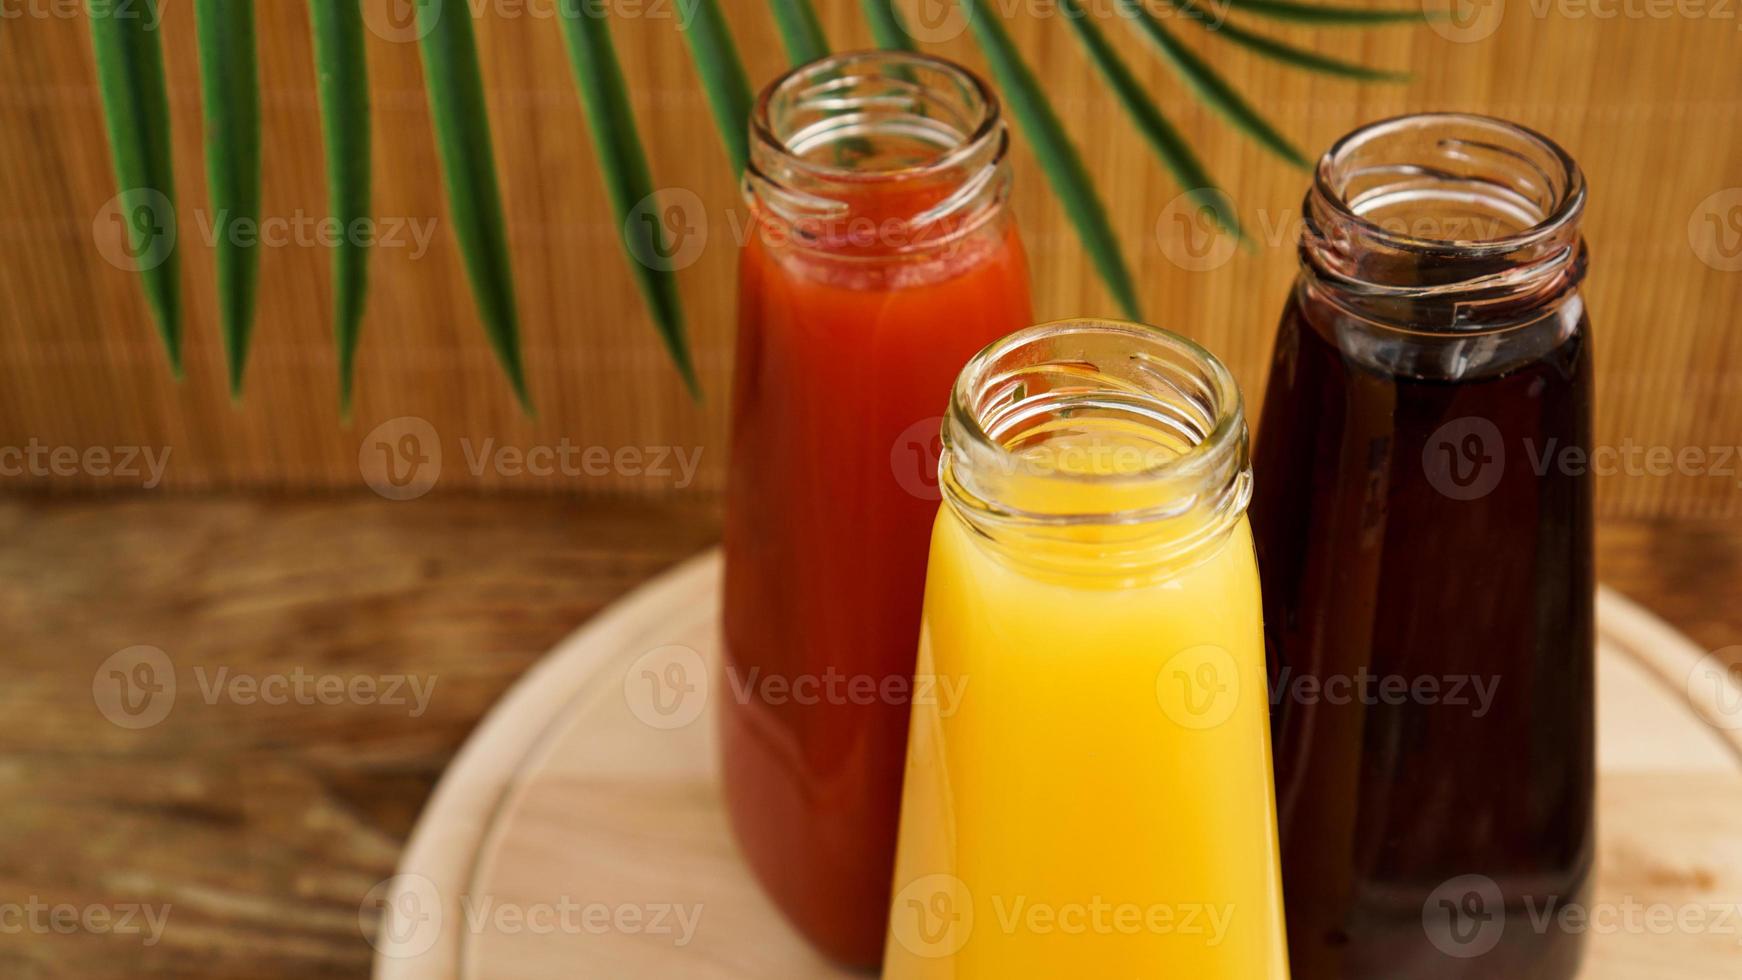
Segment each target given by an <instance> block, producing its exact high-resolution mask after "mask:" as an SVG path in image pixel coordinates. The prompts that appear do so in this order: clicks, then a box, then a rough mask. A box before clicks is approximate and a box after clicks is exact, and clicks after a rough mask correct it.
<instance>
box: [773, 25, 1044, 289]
mask: <svg viewBox="0 0 1742 980" xmlns="http://www.w3.org/2000/svg"><path fill="white" fill-rule="evenodd" d="M750 136H751V139H750V160H749V164H748V166H747V167H746V169H745V174H744V193H745V197H746V199H747V200H748V202H749V204H750V206H751V210H752V212H753V214H754V216H755V219H756V224H757V229H758V232H759V233H760V234H761V235H762V238H763V241H764V242H765V243H766V244H768V245H771V246H773V247H777V248H782V249H792V250H796V251H799V252H803V253H807V254H810V255H813V256H821V257H828V258H832V259H839V260H843V261H860V262H866V261H869V262H876V261H900V260H905V259H912V258H931V257H935V256H937V255H938V254H940V253H947V252H950V251H952V250H953V249H956V248H959V247H960V246H961V245H962V244H963V243H964V241H966V240H968V239H970V238H972V237H974V236H975V235H977V234H979V233H982V232H983V231H984V230H986V229H988V228H989V227H997V226H998V225H999V224H1000V222H999V221H998V219H999V218H1000V217H1001V216H1002V215H1003V212H1004V208H1005V202H1006V201H1007V200H1008V198H1009V193H1010V179H1011V178H1010V165H1009V161H1008V149H1009V136H1008V133H1007V132H1006V130H1005V125H1004V121H1003V117H1002V115H1001V113H1000V110H999V105H998V100H997V98H996V96H994V95H993V94H992V91H991V89H990V88H989V87H988V86H987V85H986V83H985V82H984V81H982V80H981V79H980V78H978V77H977V76H975V75H974V74H972V73H971V72H968V71H967V70H965V69H963V68H960V67H958V66H956V65H954V64H951V63H950V62H947V61H944V60H942V59H939V58H933V57H929V56H926V55H919V54H911V53H905V52H883V51H877V52H857V53H852V54H843V55H837V56H833V57H829V58H825V59H822V60H820V61H816V62H813V63H811V64H809V65H805V66H802V67H800V68H798V69H795V70H794V71H792V72H790V73H789V74H787V75H786V76H784V77H782V78H780V79H779V80H777V81H775V82H774V83H773V84H772V85H770V86H769V87H768V88H767V89H766V90H764V92H763V94H762V96H761V98H760V99H759V100H758V102H757V106H756V110H755V114H754V116H753V118H752V120H751V133H750Z"/></svg>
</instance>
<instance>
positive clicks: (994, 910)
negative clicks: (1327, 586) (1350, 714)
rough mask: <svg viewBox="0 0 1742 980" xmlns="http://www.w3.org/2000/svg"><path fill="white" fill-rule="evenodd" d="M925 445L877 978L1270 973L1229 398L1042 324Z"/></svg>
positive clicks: (1254, 602) (1262, 786)
mask: <svg viewBox="0 0 1742 980" xmlns="http://www.w3.org/2000/svg"><path fill="white" fill-rule="evenodd" d="M944 442H945V452H944V458H943V467H942V475H941V481H942V483H943V486H944V488H945V493H944V502H943V505H942V507H941V508H940V509H939V513H938V515H937V522H936V527H935V529H934V531H933V535H932V545H931V561H930V566H929V569H928V572H927V579H926V601H925V615H924V622H923V626H922V630H921V633H920V644H919V663H918V667H917V669H916V670H917V673H916V692H918V691H922V690H923V691H926V692H928V696H927V697H925V698H920V697H919V696H918V695H917V693H916V697H915V701H914V705H913V724H912V729H911V732H912V734H911V737H910V739H909V743H908V763H907V782H906V795H905V798H904V801H903V808H902V832H901V843H900V851H899V856H898V859H897V867H896V875H895V885H896V894H895V897H894V901H893V902H892V904H891V907H890V924H889V940H888V945H887V951H886V954H885V974H884V975H885V976H886V977H890V978H894V980H915V978H929V977H998V978H1000V980H1005V978H1022V977H1049V978H1050V977H1076V976H1082V977H1133V976H1177V977H1192V978H1194V980H1200V978H1210V980H1215V978H1227V980H1235V978H1238V980H1251V978H1255V977H1286V976H1287V967H1286V965H1285V963H1284V962H1283V929H1282V908H1281V904H1282V897H1281V886H1280V882H1279V878H1278V871H1277V841H1276V827H1275V811H1274V805H1273V798H1272V792H1271V782H1270V754H1269V751H1270V750H1269V731H1268V713H1267V705H1266V703H1265V697H1264V690H1265V675H1264V654H1263V645H1262V643H1263V637H1262V629H1261V625H1260V621H1259V620H1260V600H1259V595H1258V572H1257V567H1256V564H1255V562H1254V559H1253V552H1252V542H1251V535H1250V531H1249V530H1248V527H1247V523H1246V517H1245V510H1246V504H1247V501H1248V497H1249V491H1250V470H1249V468H1248V465H1247V435H1246V422H1245V418H1244V416H1243V414H1242V411H1241V403H1240V394H1239V391H1238V389H1237V388H1236V387H1235V385H1234V382H1233V379H1232V378H1231V377H1230V376H1229V374H1228V372H1227V371H1226V369H1225V368H1224V367H1223V366H1222V365H1221V364H1220V363H1218V362H1217V361H1216V360H1215V359H1214V358H1213V357H1211V356H1210V354H1208V353H1207V352H1206V351H1204V350H1203V349H1202V348H1200V347H1198V346H1197V345H1195V344H1192V343H1191V342H1190V341H1187V340H1185V339H1184V338H1181V337H1177V336H1174V335H1172V334H1168V333H1165V332H1163V331H1160V330H1156V329H1154V328H1151V327H1144V326H1140V325H1137V324H1128V323H1113V322H1104V321H1094V320H1077V321H1064V322H1060V323H1054V324H1047V325H1042V326H1038V327H1033V328H1030V329H1027V330H1023V331H1020V332H1018V333H1016V334H1014V335H1012V336H1010V337H1008V338H1005V339H1004V340H1001V341H999V342H998V343H996V344H994V345H992V346H991V347H989V348H987V349H986V350H985V351H982V352H981V353H980V354H979V355H977V356H976V357H975V358H974V359H973V360H972V361H971V362H969V364H968V366H967V367H966V368H965V369H964V370H963V372H962V376H961V378H960V380H959V381H958V382H957V384H956V388H955V393H954V397H953V399H952V403H951V406H950V411H949V415H948V421H947V423H946V426H945V439H944Z"/></svg>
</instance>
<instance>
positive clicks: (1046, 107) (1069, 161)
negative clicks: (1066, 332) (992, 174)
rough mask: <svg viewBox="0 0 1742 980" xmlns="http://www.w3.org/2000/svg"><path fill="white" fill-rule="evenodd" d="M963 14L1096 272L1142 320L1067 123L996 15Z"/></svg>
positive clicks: (969, 4) (967, 9) (970, 5)
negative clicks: (1092, 261)
mask: <svg viewBox="0 0 1742 980" xmlns="http://www.w3.org/2000/svg"><path fill="white" fill-rule="evenodd" d="M961 3H962V7H963V12H964V13H966V14H967V15H968V24H969V25H970V27H971V28H972V29H973V32H974V39H975V41H977V42H978V43H979V45H980V49H981V50H982V51H984V52H985V53H986V61H987V64H988V65H990V67H991V69H992V74H993V76H994V77H996V78H997V79H998V86H999V88H1001V89H1003V90H1004V98H1005V101H1006V102H1007V103H1008V104H1009V105H1010V111H1011V112H1012V113H1013V114H1014V115H1015V116H1016V121H1017V122H1018V124H1020V125H1021V127H1022V129H1023V131H1024V132H1025V133H1026V134H1027V136H1028V141H1029V143H1030V144H1032V145H1033V147H1034V155H1035V157H1036V158H1037V159H1039V161H1040V165H1041V169H1042V170H1044V171H1045V172H1046V177H1047V181H1048V182H1049V183H1050V184H1051V185H1052V189H1053V193H1055V194H1057V195H1058V197H1059V202H1060V203H1061V204H1062V205H1064V209H1065V213H1066V214H1067V215H1069V216H1070V219H1071V222H1072V224H1074V225H1075V226H1076V229H1077V235H1078V237H1080V238H1081V239H1082V240H1083V246H1084V247H1085V248H1087V249H1088V251H1089V257H1090V258H1091V259H1093V260H1094V263H1095V268H1096V269H1097V270H1098V271H1099V272H1100V274H1101V278H1102V279H1103V280H1104V281H1105V282H1106V283H1107V288H1108V289H1109V290H1110V291H1112V293H1113V298H1114V299H1116V300H1118V302H1119V305H1120V307H1121V308H1122V309H1124V311H1125V314H1126V315H1127V316H1129V317H1130V318H1131V319H1133V320H1141V319H1142V318H1143V315H1142V309H1141V305H1140V304H1139V303H1138V301H1137V290H1136V289H1135V288H1134V287H1133V286H1132V283H1131V272H1130V270H1129V269H1127V268H1126V266H1125V256H1124V254H1123V253H1122V252H1121V251H1120V249H1119V241H1118V239H1117V238H1116V237H1115V236H1114V235H1113V227H1112V225H1111V224H1110V223H1109V222H1108V220H1107V209H1106V207H1105V206H1104V205H1103V204H1102V203H1101V198H1100V197H1099V196H1098V195H1097V194H1096V193H1095V186H1094V183H1093V182H1092V181H1091V180H1090V179H1089V174H1088V171H1087V169H1086V168H1085V167H1084V166H1083V159H1082V157H1081V156H1080V155H1078V153H1077V148H1076V146H1074V145H1073V144H1072V143H1071V140H1070V137H1069V136H1067V135H1065V129H1064V126H1063V124H1061V123H1060V122H1059V119H1058V115H1057V113H1055V112H1054V111H1053V108H1052V104H1051V103H1049V102H1048V101H1047V99H1046V95H1045V94H1044V93H1043V92H1042V90H1041V87H1040V83H1039V82H1037V81H1035V78H1034V73H1033V72H1031V71H1030V70H1029V68H1028V65H1026V64H1024V63H1023V61H1022V56H1021V55H1020V54H1018V53H1017V51H1016V47H1015V45H1014V44H1012V43H1011V41H1010V35H1009V34H1006V33H1005V31H1004V27H1003V25H1002V24H1000V23H999V21H998V18H997V12H996V11H993V10H988V9H986V8H985V7H984V6H982V3H981V0H961Z"/></svg>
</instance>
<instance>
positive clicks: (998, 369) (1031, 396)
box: [939, 320, 1251, 585]
mask: <svg viewBox="0 0 1742 980" xmlns="http://www.w3.org/2000/svg"><path fill="white" fill-rule="evenodd" d="M943 444H944V454H943V460H942V464H941V467H940V473H939V483H940V485H941V486H942V488H943V492H944V499H945V502H946V506H947V507H948V508H949V509H950V511H951V512H952V513H953V514H954V515H955V516H956V517H957V518H959V519H960V520H962V521H963V522H964V523H965V524H966V525H967V526H968V527H969V528H970V529H971V530H972V531H973V532H975V533H976V534H977V536H978V537H979V538H980V539H981V541H982V542H983V543H984V544H985V545H986V546H987V547H989V548H991V549H992V550H993V551H995V552H997V553H999V554H1000V555H1001V556H1002V557H1004V558H1005V559H1006V560H1007V561H1008V562H1010V563H1011V564H1013V565H1016V566H1019V567H1022V568H1024V569H1025V570H1028V571H1031V572H1040V573H1046V574H1051V575H1057V576H1064V577H1067V578H1069V579H1071V580H1073V581H1080V582H1084V583H1096V584H1109V585H1121V584H1130V583H1133V582H1139V581H1147V580H1154V579H1156V578H1163V577H1166V576H1168V575H1169V574H1172V573H1173V572H1175V571H1177V570H1178V569H1180V568H1182V567H1184V566H1186V565H1189V564H1191V563H1193V562H1195V561H1196V560H1198V559H1200V558H1202V557H1203V556H1205V555H1207V554H1209V553H1211V552H1212V551H1213V550H1214V549H1215V548H1217V547H1219V546H1220V545H1221V544H1222V543H1223V541H1225V539H1226V538H1227V536H1228V534H1229V532H1230V531H1231V530H1232V529H1233V527H1234V526H1235V525H1236V524H1237V523H1238V522H1239V520H1240V519H1241V518H1242V517H1243V516H1244V514H1245V512H1246V505H1247V502H1248V500H1249V499H1250V496H1251V467H1250V461H1249V457H1248V436H1247V429H1246V419H1245V415H1244V412H1243V409H1242V406H1241V400H1240V392H1239V389H1238V387H1237V386H1236V385H1235V384H1234V380H1233V377H1232V376H1231V375H1230V374H1229V373H1228V371H1227V369H1226V368H1225V367H1224V366H1223V365H1222V364H1221V363H1220V362H1219V361H1217V360H1216V359H1215V358H1214V357H1213V356H1212V355H1211V354H1210V353H1209V352H1208V351H1205V350H1204V349H1203V348H1201V347H1199V346H1197V345H1196V344H1194V343H1192V342H1191V341H1189V340H1186V339H1185V338H1183V337H1179V336H1176V335H1174V334H1171V333H1167V332H1166V331H1162V330H1158V329H1156V328H1154V327H1147V326H1143V325H1140V324H1134V323H1121V322H1116V321H1096V320H1064V321H1059V322H1056V323H1050V324H1042V325H1040V326H1036V327H1030V328H1028V329H1026V330H1022V331H1018V332H1017V333H1015V334H1012V335H1010V336H1009V337H1006V338H1004V339H1003V340H1001V341H998V342H997V343H995V344H993V345H992V346H990V347H988V348H986V349H985V350H984V351H982V352H980V353H979V354H978V355H976V356H975V357H974V358H973V359H972V360H971V361H969V362H968V365H967V366H966V367H965V368H964V369H963V371H962V373H961V376H960V377H959V378H958V380H957V382H956V387H955V390H954V393H953V395H952V399H951V404H950V410H949V414H948V415H947V416H946V418H945V421H944V427H943Z"/></svg>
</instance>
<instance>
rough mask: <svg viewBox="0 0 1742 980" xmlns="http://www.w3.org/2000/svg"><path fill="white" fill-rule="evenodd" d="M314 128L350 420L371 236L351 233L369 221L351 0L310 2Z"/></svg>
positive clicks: (358, 50)
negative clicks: (336, 231)
mask: <svg viewBox="0 0 1742 980" xmlns="http://www.w3.org/2000/svg"><path fill="white" fill-rule="evenodd" d="M309 19H310V22H311V24H312V26H313V28H314V45H315V69H316V74H317V75H318V76H319V80H320V98H321V126H322V131H323V133H324V135H325V137H326V148H327V197H328V200H329V204H328V208H329V210H330V211H331V212H332V216H333V220H335V221H337V222H338V223H339V227H340V229H341V232H340V238H339V244H338V247H337V248H336V249H335V250H334V251H333V339H334V341H335V342H336V343H337V345H338V351H339V411H340V412H341V413H342V414H343V415H344V416H345V417H346V418H349V417H350V415H351V388H352V380H353V376H354V374H355V365H356V357H357V338H358V335H359V334H360V333H361V330H362V326H363V309H364V306H365V303H366V301H367V299H368V293H369V249H368V246H367V245H366V244H365V243H366V242H367V241H369V240H370V236H367V235H357V234H354V233H353V232H352V229H353V228H354V227H356V225H357V223H358V222H362V221H367V220H368V218H369V197H370V188H369V183H370V171H371V166H370V160H371V150H370V144H369V62H368V58H367V56H366V55H365V54H364V50H363V17H362V13H361V9H360V8H359V7H358V0H309Z"/></svg>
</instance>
